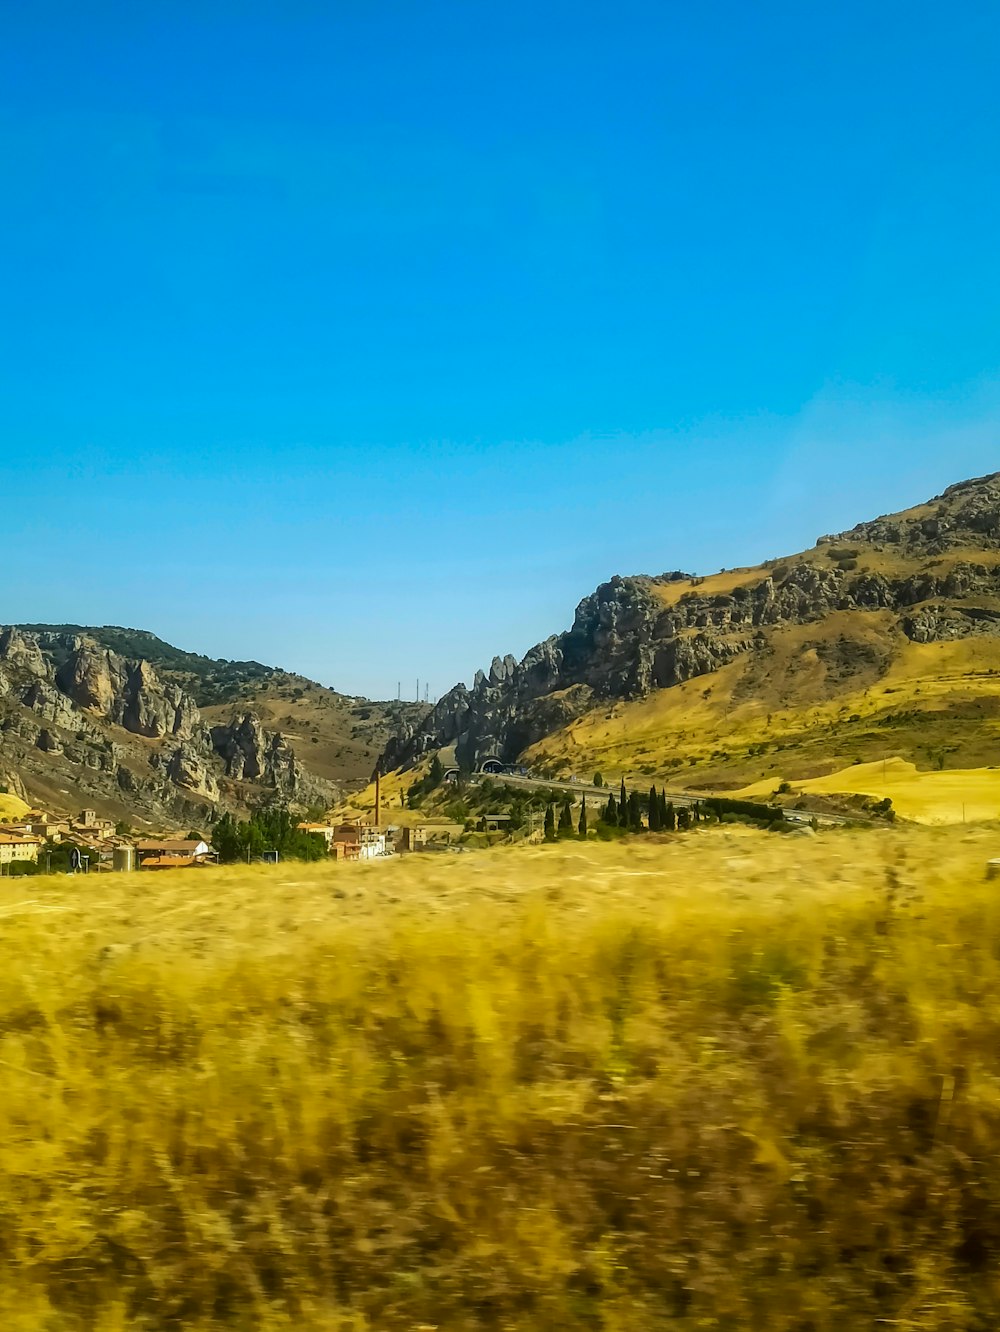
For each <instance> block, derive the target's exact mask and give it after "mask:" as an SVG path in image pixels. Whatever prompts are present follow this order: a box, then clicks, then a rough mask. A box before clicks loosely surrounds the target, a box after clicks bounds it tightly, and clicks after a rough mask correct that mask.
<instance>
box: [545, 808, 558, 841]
mask: <svg viewBox="0 0 1000 1332" xmlns="http://www.w3.org/2000/svg"><path fill="white" fill-rule="evenodd" d="M545 840H546V841H547V842H554V841H555V840H556V816H555V811H554V810H553V808H552V806H551V805H546V806H545Z"/></svg>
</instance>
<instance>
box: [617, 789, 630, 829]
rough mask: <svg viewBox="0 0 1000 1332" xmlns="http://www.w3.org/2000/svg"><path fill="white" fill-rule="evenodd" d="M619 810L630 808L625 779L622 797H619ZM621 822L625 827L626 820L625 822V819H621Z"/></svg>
mask: <svg viewBox="0 0 1000 1332" xmlns="http://www.w3.org/2000/svg"><path fill="white" fill-rule="evenodd" d="M618 808H619V809H627V808H628V792H627V791H626V790H625V778H624V777H623V778H622V790H621V795H620V796H619V797H618ZM619 817H620V816H619ZM621 822H622V825H623V826H624V823H625V820H624V819H621Z"/></svg>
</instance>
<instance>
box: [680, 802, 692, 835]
mask: <svg viewBox="0 0 1000 1332" xmlns="http://www.w3.org/2000/svg"><path fill="white" fill-rule="evenodd" d="M690 827H691V811H690V810H689V809H688V808H687V806H681V808H680V809H679V810H678V811H677V831H678V832H687V830H688V828H690Z"/></svg>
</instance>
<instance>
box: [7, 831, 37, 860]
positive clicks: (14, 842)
mask: <svg viewBox="0 0 1000 1332" xmlns="http://www.w3.org/2000/svg"><path fill="white" fill-rule="evenodd" d="M41 845H42V839H41V838H40V837H36V836H35V835H34V834H33V833H11V832H2V833H0V866H2V865H9V864H10V863H11V861H13V860H33V861H35V862H36V863H37V861H38V851H39V848H40V847H41Z"/></svg>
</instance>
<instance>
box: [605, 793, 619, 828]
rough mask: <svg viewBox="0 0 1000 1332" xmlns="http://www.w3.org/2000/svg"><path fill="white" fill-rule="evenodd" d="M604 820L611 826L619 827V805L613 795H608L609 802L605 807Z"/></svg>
mask: <svg viewBox="0 0 1000 1332" xmlns="http://www.w3.org/2000/svg"><path fill="white" fill-rule="evenodd" d="M604 822H605V823H606V824H607V825H608V826H609V827H610V828H617V827H618V806H617V805H616V804H615V798H614V796H613V795H609V796H608V803H607V805H605V807H604Z"/></svg>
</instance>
